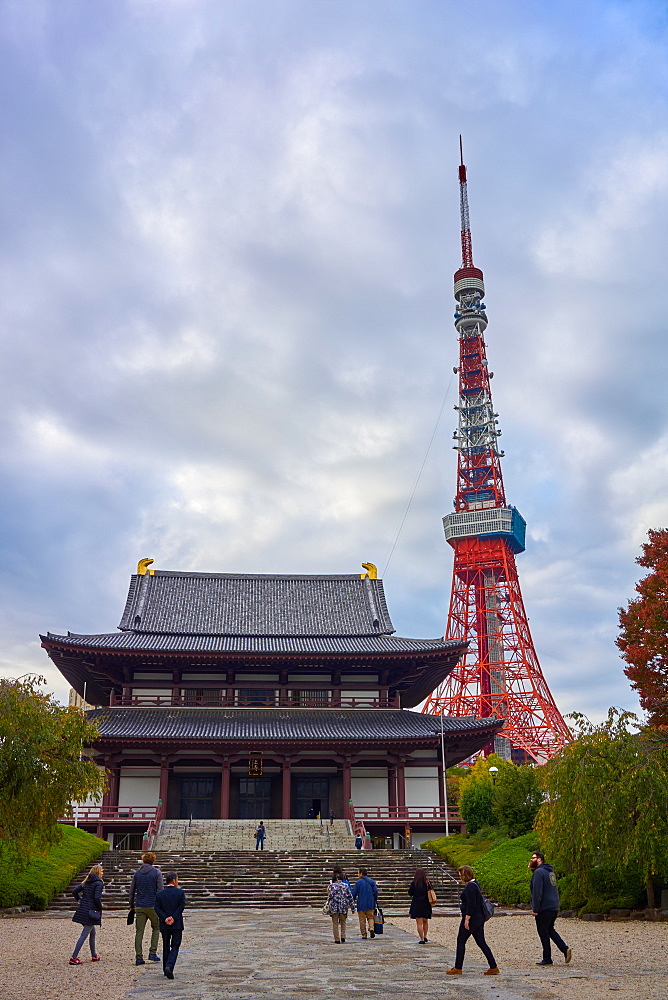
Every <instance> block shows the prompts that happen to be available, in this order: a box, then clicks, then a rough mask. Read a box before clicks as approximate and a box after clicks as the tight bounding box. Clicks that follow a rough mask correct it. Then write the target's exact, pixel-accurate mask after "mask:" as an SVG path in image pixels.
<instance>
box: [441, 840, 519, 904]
mask: <svg viewBox="0 0 668 1000" xmlns="http://www.w3.org/2000/svg"><path fill="white" fill-rule="evenodd" d="M422 846H423V847H425V848H427V849H428V850H433V851H435V852H436V853H437V854H439V855H440V856H441V857H442V858H444V859H445V860H446V861H447V862H448V863H449V864H451V865H455V867H457V868H459V867H460V865H470V866H471V868H473V870H474V872H475V874H476V879H477V881H478V884H479V885H480V888H481V889H482V891H483V892H484V893H486V895H488V896H490V897H491V898H492V899H494V900H496V901H498V902H499V903H504V904H506V905H508V906H509V905H512V904H513V903H526V902H528V900H529V883H530V881H531V872H530V871H529V870H528V868H527V865H528V862H529V858H530V856H531V852H532V851H534V850H536V849H537V848H538V846H539V844H538V837H537V836H536V834H535V833H525V834H524V835H523V836H522V837H515V838H514V840H510V839H509V838H508V837H504V838H502V839H500V840H498V839H497V840H496V841H492V840H482V839H478V838H476V837H470V838H467V837H459V836H456V837H441V838H439V839H438V840H432V841H429V842H428V843H425V844H423V845H422Z"/></svg>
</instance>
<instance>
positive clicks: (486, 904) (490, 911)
mask: <svg viewBox="0 0 668 1000" xmlns="http://www.w3.org/2000/svg"><path fill="white" fill-rule="evenodd" d="M495 909H496V907H495V906H494V903H492V902H491V901H490V900H489V899H485V897H484V896H483V897H482V911H483V917H484V921H485V923H487V921H488V920H489V918H490V917H493V916H494V910H495Z"/></svg>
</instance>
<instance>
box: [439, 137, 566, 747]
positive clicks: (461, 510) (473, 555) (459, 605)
mask: <svg viewBox="0 0 668 1000" xmlns="http://www.w3.org/2000/svg"><path fill="white" fill-rule="evenodd" d="M459 146H460V167H459V192H460V209H461V239H462V266H461V267H460V268H459V270H458V271H456V272H455V299H456V301H457V306H456V312H455V327H456V329H457V333H458V334H459V368H455V373H458V374H459V405H458V406H456V407H455V409H456V410H458V411H459V424H458V429H457V430H456V431H455V433H454V434H453V438H454V440H455V445H454V447H455V449H456V450H457V452H458V460H457V493H456V497H455V503H454V507H455V511H454V513H453V514H447V515H446V516H445V517H444V518H443V527H444V528H445V537H446V539H447V541H448V542H449V544H450V545H451V546H452V548H453V549H454V566H453V572H452V591H451V595H450V610H449V612H448V624H447V629H446V634H445V638H446V639H459V640H461V639H467V640H469V647H468V650H467V652H466V653H465V654H464V656H463V657H462V660H461V662H460V663H459V665H458V666H457V667H455V669H454V670H453V671H452V673H451V674H450V676H449V677H448V678H447V679H446V680H445V681H444V683H443V684H442V685H441V686H440V687H439V688H438V689H437V690H436V691H434V692H433V694H431V695H430V696H429V698H428V700H427V702H426V703H425V706H424V709H423V711H424V712H428V713H431V714H436V715H440V714H443V715H450V716H464V715H475V716H478V718H491V717H497V718H505V719H506V725H505V726H504V728H503V729H502V730H501V734H500V736H499V737H497V739H496V741H495V749H496V751H497V753H500V754H501V755H502V756H505V757H511V756H512V748H516V751H520V753H519V754H517V753H516V754H515V755H514V756H515V757H518V756H519V757H520V759H522V758H523V759H531V760H533V761H535V762H537V763H543V762H544V761H545V760H547V759H548V758H549V757H550V756H552V754H554V753H556V752H557V751H558V750H559V749H561V747H563V746H564V745H565V744H566V743H569V742H570V740H571V735H570V732H569V730H568V727H567V725H566V723H565V722H564V720H563V718H562V716H561V713H560V712H559V709H558V708H557V706H556V704H555V702H554V699H553V698H552V695H551V694H550V690H549V688H548V686H547V683H546V681H545V678H544V677H543V673H542V671H541V668H540V664H539V662H538V657H537V656H536V650H535V648H534V644H533V640H532V638H531V633H530V631H529V623H528V620H527V616H526V611H525V610H524V602H523V600H522V593H521V591H520V584H519V579H518V576H517V567H516V565H515V556H516V555H517V554H518V553H520V552H523V551H524V540H525V532H526V522H525V520H524V518H523V517H522V516H521V514H520V513H519V511H518V510H517V509H516V508H515V507H511V506H509V505H508V504H507V503H506V497H505V491H504V488H503V476H502V474H501V458H502V457H503V454H504V453H503V451H500V450H499V445H498V439H499V435H500V434H501V431H500V430H499V429H498V426H497V424H498V419H497V418H498V413H495V412H494V406H493V404H492V393H491V389H490V379H491V378H492V376H493V372H490V371H489V370H488V364H487V356H486V347H485V336H484V335H485V329H486V327H487V314H486V308H485V305H484V303H483V301H482V300H483V297H484V294H485V285H484V282H483V273H482V271H481V270H480V268H478V267H475V266H474V264H473V248H472V243H471V227H470V223H469V206H468V193H467V189H466V167H465V166H464V158H463V154H462V148H461V136H460V140H459ZM489 749H490V750H491V747H490V748H489ZM521 751H524V753H523V754H522V753H521Z"/></svg>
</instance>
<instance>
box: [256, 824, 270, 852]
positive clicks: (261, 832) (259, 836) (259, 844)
mask: <svg viewBox="0 0 668 1000" xmlns="http://www.w3.org/2000/svg"><path fill="white" fill-rule="evenodd" d="M266 836H267V828H266V826H265V825H264V823H263V822H262V820H260V822H259V824H258V826H256V827H255V850H256V851H263V850H264V838H265V837H266Z"/></svg>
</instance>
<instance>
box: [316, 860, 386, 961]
mask: <svg viewBox="0 0 668 1000" xmlns="http://www.w3.org/2000/svg"><path fill="white" fill-rule="evenodd" d="M327 904H328V905H327V909H328V910H329V915H330V916H331V918H332V933H333V934H334V942H335V943H336V944H345V941H346V920H347V919H348V911H349V910H350V912H351V913H354V912H355V910H357V916H358V918H359V922H360V933H361V935H362V937H363V938H364V939H365V940H366V939H367V937H369V938H375V936H376V930H375V927H376V907H377V905H378V886H377V884H376V883H375V882H374V880H373V879H372V878H370V876H369V872H368V871H367V869H366V868H363V867H360V868H359V870H358V872H357V881H356V882H355V884H354V885H351V883H350V881H349V880H348V879H347V878H346V876H345V875H344V873H343V870H342V868H341V867H340V866H339V865H336V867H335V868H334V871H333V872H332V881H331V882H330V883H329V889H328V892H327Z"/></svg>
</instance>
